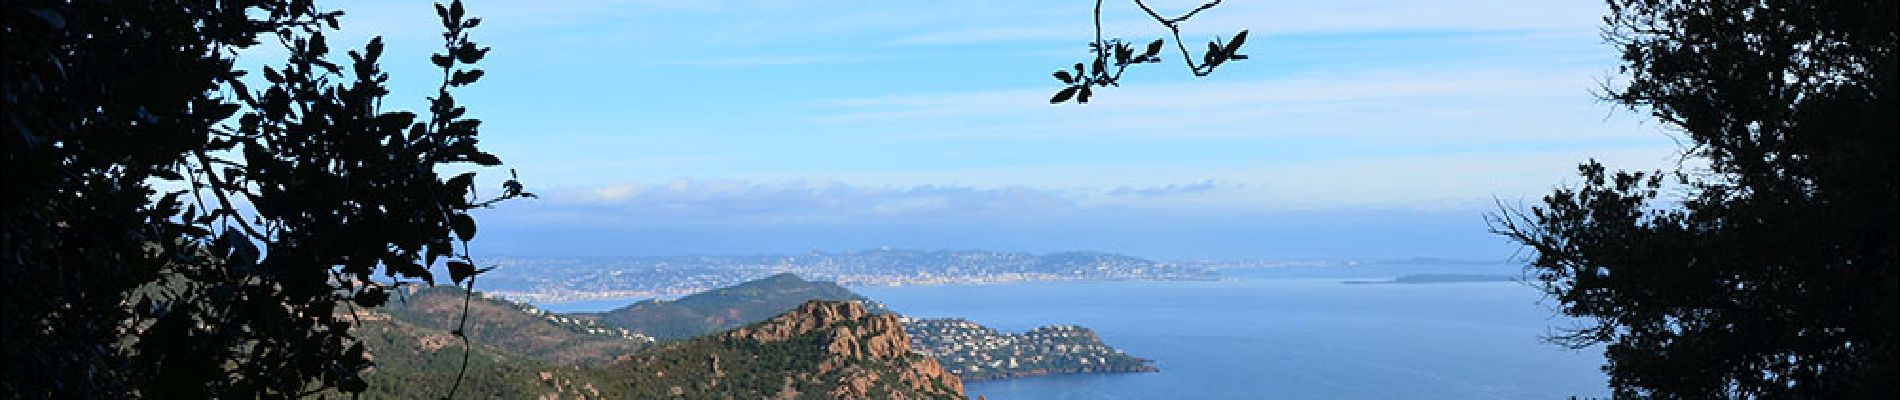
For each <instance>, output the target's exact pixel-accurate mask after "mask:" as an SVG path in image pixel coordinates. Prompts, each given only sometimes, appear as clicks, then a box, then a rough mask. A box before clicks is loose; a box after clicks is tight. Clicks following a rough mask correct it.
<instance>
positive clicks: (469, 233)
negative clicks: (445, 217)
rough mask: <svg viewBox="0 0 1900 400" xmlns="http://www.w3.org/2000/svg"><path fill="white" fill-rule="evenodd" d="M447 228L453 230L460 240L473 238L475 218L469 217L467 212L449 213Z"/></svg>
mask: <svg viewBox="0 0 1900 400" xmlns="http://www.w3.org/2000/svg"><path fill="white" fill-rule="evenodd" d="M449 229H451V230H454V231H455V237H456V238H459V239H462V240H469V239H474V238H475V218H471V217H469V216H468V214H461V213H456V214H450V215H449Z"/></svg>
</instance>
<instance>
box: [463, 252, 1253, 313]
mask: <svg viewBox="0 0 1900 400" xmlns="http://www.w3.org/2000/svg"><path fill="white" fill-rule="evenodd" d="M493 262H494V263H495V264H498V265H500V266H501V267H502V268H497V269H495V270H494V271H491V272H489V273H488V274H485V275H482V284H483V286H484V287H485V288H484V290H486V291H488V292H491V293H494V294H496V295H499V296H503V297H508V298H512V299H516V300H523V301H534V302H561V301H575V300H591V299H611V298H640V297H645V298H666V297H674V296H684V295H688V294H692V293H698V292H702V291H706V290H710V289H714V288H719V287H725V286H730V285H734V284H738V283H740V282H746V281H751V280H754V279H759V278H763V277H766V276H770V275H773V274H778V273H796V274H798V275H799V276H803V277H806V278H810V279H815V280H822V281H831V282H837V283H838V284H840V285H847V286H852V285H856V286H900V285H941V284H989V283H1013V282H1039V281H1126V280H1156V281H1178V280H1219V279H1220V273H1219V272H1217V271H1215V270H1214V269H1211V268H1204V267H1201V266H1196V265H1182V264H1177V263H1171V262H1159V261H1154V260H1149V259H1145V258H1140V257H1134V256H1127V255H1121V254H1114V253H1103V252H1064V253H1050V254H1030V253H1013V252H995V251H981V250H933V251H922V250H889V249H879V250H868V251H854V252H844V253H809V254H797V255H759V256H679V257H623V258H612V257H608V258H525V257H503V258H497V259H495V260H494V261H493Z"/></svg>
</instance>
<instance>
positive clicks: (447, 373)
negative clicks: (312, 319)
mask: <svg viewBox="0 0 1900 400" xmlns="http://www.w3.org/2000/svg"><path fill="white" fill-rule="evenodd" d="M451 295H453V293H441V294H437V296H440V297H445V298H446V297H452V296H451ZM424 296H425V298H426V297H427V296H430V295H427V294H425V295H424ZM489 303H490V304H489V305H486V306H474V305H471V310H486V309H489V308H490V307H497V306H501V305H506V303H500V302H489ZM795 308H797V309H796V310H792V311H791V312H788V313H785V314H783V315H780V316H777V317H773V318H771V319H769V320H767V321H766V322H761V323H757V324H753V325H751V326H747V327H742V328H741V329H739V330H735V331H733V332H731V333H727V334H722V335H708V336H702V337H698V338H694V339H688V340H682V341H676V342H672V343H668V344H665V345H661V346H658V347H654V348H649V349H645V350H641V351H638V352H635V353H631V354H628V355H626V356H625V357H618V360H614V361H611V362H606V363H601V364H590V365H580V366H563V365H555V364H550V363H548V362H545V361H542V360H539V359H536V358H534V357H531V356H528V355H523V354H522V352H521V349H515V348H506V347H504V346H503V345H505V344H507V343H514V344H517V345H519V344H523V343H526V344H529V345H534V344H536V342H534V341H528V342H523V341H514V342H502V343H495V344H490V343H483V342H480V341H478V342H476V344H475V345H474V348H473V349H472V354H473V356H472V357H471V358H470V362H469V364H468V378H467V380H466V381H465V383H464V384H463V386H462V387H461V389H460V390H459V391H458V393H461V394H466V395H471V396H474V397H476V398H535V397H540V396H544V395H549V394H558V395H561V396H562V397H573V398H580V397H582V396H586V397H592V398H626V399H650V398H715V399H723V398H772V397H779V398H810V399H833V398H861V399H863V398H917V399H922V398H961V397H962V394H961V393H962V389H961V383H960V381H958V380H956V378H955V377H954V376H951V375H949V374H948V373H944V372H943V371H942V369H940V368H938V367H937V366H936V364H935V363H934V362H932V361H931V360H930V359H928V358H927V357H924V356H921V355H917V354H914V353H911V352H910V351H909V348H908V347H907V346H901V345H893V344H896V343H905V341H906V340H907V339H906V338H905V337H904V335H903V332H902V329H901V328H900V326H901V325H899V324H898V323H897V322H896V317H894V316H890V315H873V314H871V313H869V312H867V311H865V309H864V308H863V307H862V306H860V305H859V304H858V303H837V302H831V303H827V302H810V303H807V304H805V305H804V306H798V307H795ZM398 315H406V316H409V317H414V316H417V315H419V313H412V312H404V313H401V314H398ZM391 316H392V315H391V314H384V313H379V312H368V313H362V314H359V315H358V317H359V319H360V320H362V321H363V322H364V324H363V326H361V327H360V328H359V332H361V337H362V338H363V341H364V343H365V344H366V345H367V346H368V348H369V353H368V354H369V355H370V357H371V358H372V359H374V360H376V362H377V366H376V368H375V369H374V370H372V371H371V372H370V373H369V374H368V375H367V378H368V382H369V383H370V385H369V388H368V391H367V392H366V394H368V395H370V396H371V397H375V398H399V399H433V398H439V397H441V396H442V395H443V394H445V393H448V389H449V387H448V385H447V382H450V381H453V380H454V376H455V375H456V374H457V373H458V371H459V369H460V368H461V358H462V353H463V347H462V342H461V341H460V340H457V339H455V338H454V337H453V336H451V335H450V334H449V333H448V332H447V331H445V330H442V329H437V328H431V327H427V326H422V325H420V324H416V323H411V322H410V321H407V320H405V319H404V318H390V317H391ZM501 317H502V319H504V320H521V319H523V318H525V317H533V316H532V315H528V314H525V313H521V314H520V315H517V316H513V317H509V316H501ZM470 335H471V337H477V336H479V335H482V334H480V333H474V332H471V333H470ZM583 340H585V338H583Z"/></svg>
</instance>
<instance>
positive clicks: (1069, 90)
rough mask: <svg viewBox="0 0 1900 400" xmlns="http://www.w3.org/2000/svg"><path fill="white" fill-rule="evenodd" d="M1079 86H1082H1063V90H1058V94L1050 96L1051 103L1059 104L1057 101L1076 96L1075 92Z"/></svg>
mask: <svg viewBox="0 0 1900 400" xmlns="http://www.w3.org/2000/svg"><path fill="white" fill-rule="evenodd" d="M1077 88H1080V86H1070V87H1066V88H1062V90H1060V91H1057V92H1056V95H1055V96H1054V97H1050V98H1049V103H1050V104H1057V103H1061V102H1065V101H1069V98H1071V97H1075V92H1076V89H1077Z"/></svg>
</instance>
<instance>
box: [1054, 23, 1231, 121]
mask: <svg viewBox="0 0 1900 400" xmlns="http://www.w3.org/2000/svg"><path fill="white" fill-rule="evenodd" d="M1134 2H1135V6H1136V7H1140V8H1141V11H1142V12H1143V13H1146V14H1147V15H1148V18H1152V19H1154V21H1155V23H1157V24H1161V26H1162V27H1165V28H1168V32H1169V33H1171V34H1173V35H1174V44H1175V47H1176V48H1178V49H1180V50H1181V61H1182V62H1185V63H1187V66H1188V71H1189V72H1193V73H1194V76H1207V75H1208V74H1212V73H1214V68H1215V67H1219V66H1220V65H1221V64H1225V63H1227V62H1228V61H1236V60H1245V59H1247V56H1246V55H1244V54H1240V46H1241V45H1242V44H1246V43H1247V31H1244V30H1243V31H1240V33H1237V34H1234V37H1233V38H1232V39H1228V40H1225V41H1222V40H1219V39H1216V40H1214V41H1210V42H1207V52H1205V53H1201V62H1199V63H1196V62H1194V56H1193V55H1192V54H1191V53H1189V52H1188V48H1187V42H1184V41H1182V40H1181V24H1182V23H1185V22H1187V21H1188V19H1191V18H1194V16H1195V15H1198V14H1200V13H1201V12H1202V11H1207V9H1210V8H1214V6H1217V5H1220V2H1221V0H1213V1H1209V2H1206V3H1202V4H1201V5H1200V6H1197V7H1194V9H1193V10H1189V11H1188V12H1187V13H1184V14H1181V15H1180V16H1177V17H1165V16H1162V15H1161V13H1160V12H1156V11H1155V9H1154V8H1153V7H1149V6H1148V3H1145V2H1142V1H1141V0H1134ZM1094 15H1095V41H1093V42H1089V53H1092V55H1093V56H1094V57H1095V59H1094V60H1092V61H1089V62H1087V63H1075V66H1074V67H1071V68H1070V69H1060V70H1056V72H1055V74H1054V76H1055V78H1056V80H1057V81H1060V82H1062V84H1063V85H1066V86H1064V87H1063V88H1062V89H1061V90H1057V91H1056V94H1055V96H1053V97H1050V98H1049V103H1051V104H1060V103H1062V102H1065V101H1069V100H1075V102H1076V103H1088V102H1089V97H1090V96H1093V95H1094V90H1093V89H1091V88H1094V87H1108V86H1121V80H1122V72H1124V71H1127V70H1128V66H1130V65H1135V64H1146V63H1160V62H1161V47H1162V45H1163V44H1165V42H1166V40H1165V39H1155V40H1154V41H1153V42H1148V45H1147V46H1144V47H1143V48H1142V49H1141V50H1136V49H1135V47H1134V44H1133V43H1130V42H1123V41H1122V40H1121V39H1106V40H1104V39H1102V0H1096V1H1095V14H1094Z"/></svg>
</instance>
